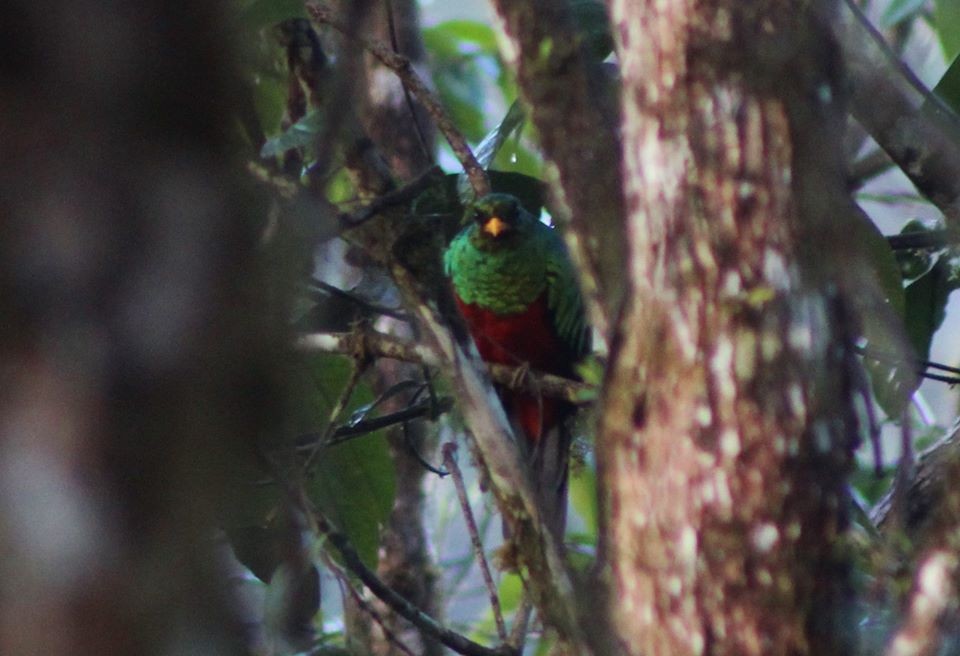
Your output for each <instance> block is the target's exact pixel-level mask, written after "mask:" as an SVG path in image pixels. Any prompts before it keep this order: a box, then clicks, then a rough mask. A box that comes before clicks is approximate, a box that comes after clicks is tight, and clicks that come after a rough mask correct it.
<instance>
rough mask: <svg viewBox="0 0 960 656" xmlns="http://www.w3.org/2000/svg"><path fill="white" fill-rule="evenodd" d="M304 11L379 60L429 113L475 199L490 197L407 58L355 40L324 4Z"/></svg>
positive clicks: (382, 46)
mask: <svg viewBox="0 0 960 656" xmlns="http://www.w3.org/2000/svg"><path fill="white" fill-rule="evenodd" d="M307 11H308V12H309V13H310V16H311V17H312V18H313V20H315V21H317V23H320V24H322V25H329V26H330V27H332V28H334V29H336V30H337V31H339V32H342V33H343V34H345V35H347V36H348V37H350V38H351V39H355V40H356V42H357V43H359V44H360V45H362V46H363V48H364V49H366V50H367V51H368V52H370V53H371V54H372V55H373V56H374V57H376V58H377V59H378V60H380V62H381V63H382V64H383V65H384V66H386V67H387V68H389V69H391V70H392V71H393V72H394V73H395V74H396V75H397V77H399V78H400V80H401V82H403V85H404V87H406V88H407V89H409V90H410V92H411V93H412V94H413V95H414V96H416V98H417V100H419V101H420V104H421V105H423V106H424V108H425V109H426V110H427V112H429V113H430V116H432V117H433V120H434V122H435V123H436V125H437V129H439V130H440V132H441V133H442V134H443V136H444V137H445V138H446V140H447V143H449V144H450V148H451V149H452V150H453V152H454V154H455V155H456V156H457V159H458V160H460V163H461V164H462V165H463V170H464V171H465V172H466V174H467V177H468V178H469V180H470V185H471V186H472V187H473V190H474V192H475V193H476V194H477V196H484V195H486V194H488V193H490V181H489V180H488V178H487V174H486V172H485V171H484V170H483V167H482V166H481V165H480V163H479V162H478V161H477V158H476V157H475V156H474V154H473V151H472V150H471V149H470V146H469V144H467V140H466V139H465V138H464V136H463V134H461V133H460V130H459V129H457V127H456V125H454V123H453V121H452V120H451V119H450V116H449V115H448V114H447V111H446V110H445V109H444V108H443V105H442V104H441V103H440V100H439V99H438V98H437V97H436V95H435V94H434V93H433V92H432V91H430V89H429V88H428V87H427V85H426V84H425V83H424V81H423V80H422V79H421V78H420V76H419V75H418V74H417V72H416V71H415V70H414V68H413V65H412V64H411V63H410V60H409V59H408V58H406V57H404V56H403V55H400V54H398V53H396V52H394V51H393V50H392V49H391V48H390V46H388V45H386V44H383V43H380V42H377V41H372V40H370V39H364V38H362V37H360V36H358V35H357V34H356V33H355V31H353V30H351V29H350V28H349V26H347V25H345V24H343V23H342V22H341V21H339V20H338V19H337V18H336V16H335V15H334V12H333V10H331V9H330V8H329V7H327V6H326V5H324V4H321V3H319V2H309V3H307Z"/></svg>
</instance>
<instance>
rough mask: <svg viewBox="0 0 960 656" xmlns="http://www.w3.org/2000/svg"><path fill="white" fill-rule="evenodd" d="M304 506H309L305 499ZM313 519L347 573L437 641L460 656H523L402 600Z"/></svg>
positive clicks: (347, 545) (346, 545)
mask: <svg viewBox="0 0 960 656" xmlns="http://www.w3.org/2000/svg"><path fill="white" fill-rule="evenodd" d="M304 503H306V500H305V499H304ZM312 516H313V518H314V520H315V522H316V525H317V530H318V532H319V534H320V535H322V536H323V537H325V538H326V539H327V540H328V541H329V542H330V544H332V545H333V547H334V548H335V549H336V550H337V552H339V554H340V557H341V558H342V559H343V562H344V564H345V565H346V566H347V569H349V570H350V572H352V573H353V574H354V576H356V577H357V578H358V579H360V581H362V582H363V584H364V585H365V586H367V588H368V589H369V590H370V592H372V593H373V594H374V595H376V596H377V598H379V599H380V600H381V601H383V602H384V603H385V604H387V605H388V606H390V608H392V609H393V610H394V611H396V613H397V614H398V615H401V616H402V617H404V618H406V619H407V620H409V621H410V622H412V623H413V624H414V625H415V626H416V627H417V628H419V629H420V630H421V631H423V632H424V633H425V634H427V635H430V636H432V637H434V638H436V639H437V640H439V641H440V642H442V643H443V644H444V645H446V646H447V647H449V648H450V649H452V650H454V651H455V652H457V653H458V654H464V656H520V655H519V652H517V650H515V649H514V648H512V647H510V646H508V645H501V646H499V647H495V648H490V647H484V646H483V645H481V644H479V643H476V642H474V641H472V640H470V639H469V638H467V637H465V636H462V635H460V634H459V633H456V632H454V631H451V630H450V629H447V628H446V627H444V626H442V625H441V624H440V623H439V622H437V620H435V619H434V618H432V617H430V616H429V615H427V614H426V613H424V612H423V611H422V610H420V609H419V608H417V607H416V606H414V605H413V604H411V603H410V602H409V601H407V600H406V599H404V598H403V597H401V596H400V595H399V594H397V593H396V591H394V590H393V589H392V588H391V587H390V586H388V585H387V584H386V583H384V582H383V581H382V580H380V577H378V576H377V575H376V574H375V573H374V572H373V571H372V570H371V569H370V568H368V567H367V566H366V565H365V564H364V563H363V560H361V559H360V554H358V553H357V550H356V549H354V547H353V545H352V544H351V543H350V540H348V539H347V537H346V536H345V535H343V534H342V533H340V532H338V531H336V530H335V529H334V528H333V526H332V525H331V524H330V522H328V521H327V519H326V518H325V517H324V516H323V515H322V514H321V513H319V512H318V511H316V510H315V509H314V510H313V513H312Z"/></svg>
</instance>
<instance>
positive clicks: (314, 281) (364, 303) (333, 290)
mask: <svg viewBox="0 0 960 656" xmlns="http://www.w3.org/2000/svg"><path fill="white" fill-rule="evenodd" d="M309 284H310V286H311V287H315V288H316V289H315V290H313V289H311V291H316V292H319V293H320V294H324V295H327V296H336V297H337V298H342V299H344V300H347V301H350V302H351V303H353V304H354V305H356V306H357V307H359V308H361V309H364V310H367V311H368V312H372V313H373V314H382V315H384V316H387V317H392V318H394V319H396V320H397V321H410V317H408V316H407V315H406V314H404V313H403V312H401V311H399V310H394V309H393V308H388V307H384V306H382V305H377V304H376V303H371V302H370V301H368V300H367V299H365V298H363V297H361V296H358V295H357V294H354V293H353V292H348V291H347V290H345V289H340V288H339V287H336V286H334V285H331V284H330V283H327V282H324V281H322V280H320V279H318V278H311V279H310V283H309Z"/></svg>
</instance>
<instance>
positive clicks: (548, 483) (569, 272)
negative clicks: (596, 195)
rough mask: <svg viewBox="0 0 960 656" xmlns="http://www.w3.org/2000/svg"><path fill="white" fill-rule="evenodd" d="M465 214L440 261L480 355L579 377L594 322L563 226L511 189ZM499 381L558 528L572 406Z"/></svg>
mask: <svg viewBox="0 0 960 656" xmlns="http://www.w3.org/2000/svg"><path fill="white" fill-rule="evenodd" d="M466 219H467V220H468V221H469V225H467V227H466V228H464V229H463V230H462V231H461V232H460V234H458V235H457V236H456V237H455V238H454V239H453V241H452V242H451V243H450V246H449V247H448V248H447V250H446V253H445V254H444V268H445V270H446V273H447V276H448V277H449V278H450V280H451V282H452V286H453V293H454V298H455V299H456V302H457V306H458V307H459V309H460V312H461V314H463V317H464V319H466V322H467V326H468V327H469V329H470V334H471V335H472V336H473V340H474V342H475V343H476V345H477V349H478V350H479V351H480V356H481V357H482V358H483V359H484V360H485V361H487V362H493V363H499V364H506V365H512V366H529V367H531V368H532V369H535V370H538V371H543V372H547V373H551V374H556V375H559V376H565V377H568V378H569V377H573V376H574V365H575V364H576V363H577V362H578V361H579V360H581V359H582V358H583V357H584V356H585V355H586V354H587V352H588V351H589V350H590V330H589V327H588V326H587V322H586V318H585V314H584V308H583V299H582V297H581V295H580V289H579V287H578V286H577V279H576V274H575V271H574V267H573V264H572V263H571V261H570V256H569V254H568V253H567V248H566V245H565V244H564V242H563V240H562V239H561V237H560V235H559V234H558V233H557V232H556V231H555V230H553V229H552V228H550V227H548V226H546V225H544V224H543V223H541V222H540V221H538V220H537V218H536V217H534V216H533V215H532V214H530V213H529V212H527V211H526V210H525V209H524V208H523V207H522V206H521V205H520V202H519V201H518V200H517V199H516V198H515V197H514V196H511V195H509V194H497V193H495V194H489V195H487V196H484V197H483V198H481V199H479V200H477V201H476V202H474V203H473V204H472V205H470V206H469V207H468V208H467V216H466ZM497 391H498V393H499V395H500V399H501V401H502V403H503V406H504V410H505V411H506V413H507V417H508V418H509V419H510V422H511V424H512V426H513V429H514V431H516V432H517V433H518V435H520V436H521V437H522V439H521V447H522V449H523V452H524V456H525V458H526V460H527V463H528V465H529V468H530V470H531V476H532V479H533V482H534V485H535V486H536V490H537V496H538V498H539V500H540V503H541V508H542V509H543V512H544V517H545V519H546V521H547V524H548V526H550V528H551V530H554V531H556V532H557V533H558V534H560V535H562V533H563V529H564V525H565V523H566V497H567V469H568V458H569V450H570V440H571V435H570V426H569V423H570V422H569V420H570V418H571V416H572V415H573V413H574V410H575V407H574V406H573V405H571V404H569V403H566V402H564V401H561V400H559V399H555V398H546V397H543V396H541V395H539V394H532V393H529V392H517V391H512V390H507V389H504V388H498V390H497Z"/></svg>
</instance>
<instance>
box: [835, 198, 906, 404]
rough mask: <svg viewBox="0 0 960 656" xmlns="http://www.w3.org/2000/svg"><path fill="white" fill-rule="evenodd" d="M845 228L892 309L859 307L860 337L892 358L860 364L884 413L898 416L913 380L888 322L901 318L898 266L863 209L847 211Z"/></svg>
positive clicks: (871, 346)
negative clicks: (861, 332) (902, 359)
mask: <svg viewBox="0 0 960 656" xmlns="http://www.w3.org/2000/svg"><path fill="white" fill-rule="evenodd" d="M849 229H850V231H851V235H850V238H851V241H853V242H855V243H859V244H862V245H863V248H864V254H865V255H866V256H867V263H868V265H869V267H870V269H871V271H872V273H873V276H874V279H875V280H876V281H877V286H878V287H879V291H880V293H881V294H882V295H883V301H884V302H885V303H886V304H887V305H888V306H889V308H890V310H892V312H887V311H885V308H875V307H871V306H870V305H869V304H867V303H866V302H864V303H862V304H861V305H862V307H860V308H859V310H860V313H861V314H862V315H863V333H864V334H863V336H864V337H865V338H866V340H867V343H868V347H869V348H870V349H871V350H874V351H876V352H878V353H882V354H885V355H889V356H891V359H892V360H893V361H890V359H885V360H876V359H872V358H867V359H866V360H865V361H864V367H865V369H866V370H867V372H868V374H869V375H870V382H871V388H872V390H873V395H874V398H875V399H876V400H877V403H878V404H880V407H881V408H883V410H884V412H886V413H887V415H889V416H891V417H899V416H900V413H901V412H902V411H903V408H904V407H906V404H907V403H909V401H910V394H911V393H912V392H913V389H914V385H915V383H916V375H915V372H914V371H913V370H912V367H910V365H909V363H903V362H899V361H897V360H898V357H897V354H901V353H902V352H903V351H904V349H903V345H902V344H901V342H902V340H899V339H898V338H897V336H898V335H899V334H900V329H899V326H895V327H894V326H891V325H890V324H891V323H892V322H894V321H900V320H902V319H903V317H904V311H905V305H906V301H905V300H904V291H903V280H902V278H901V273H900V265H899V263H898V261H897V258H896V257H895V256H894V253H893V250H892V249H891V248H890V244H889V243H888V242H887V240H886V238H884V236H883V235H882V234H881V233H880V231H879V230H878V229H877V227H876V225H874V223H873V222H872V221H871V220H870V219H869V217H867V215H866V214H865V213H864V212H862V211H855V212H853V213H851V215H850V222H849ZM867 299H869V296H868V297H867Z"/></svg>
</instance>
